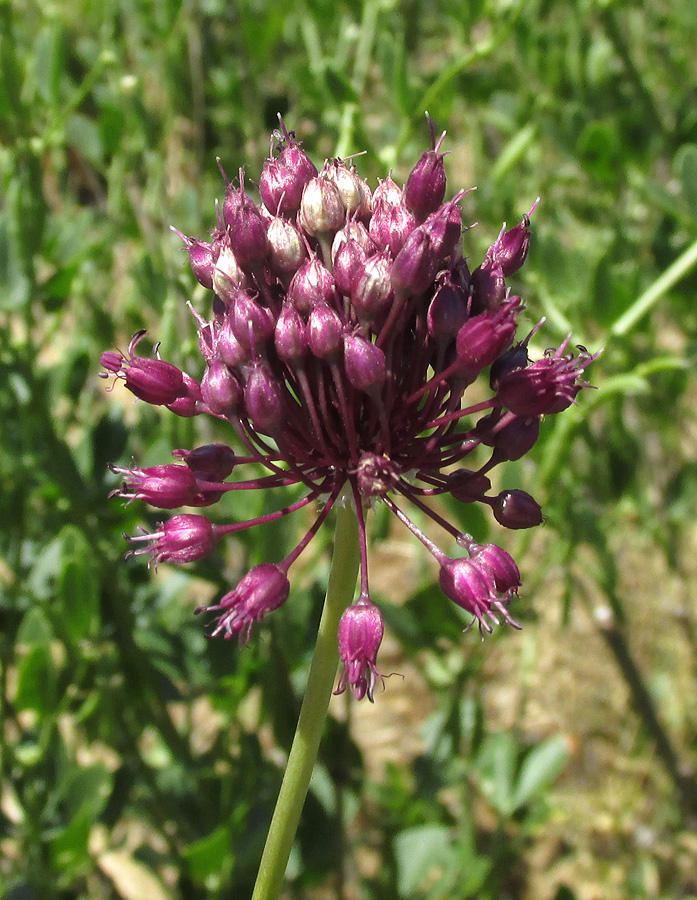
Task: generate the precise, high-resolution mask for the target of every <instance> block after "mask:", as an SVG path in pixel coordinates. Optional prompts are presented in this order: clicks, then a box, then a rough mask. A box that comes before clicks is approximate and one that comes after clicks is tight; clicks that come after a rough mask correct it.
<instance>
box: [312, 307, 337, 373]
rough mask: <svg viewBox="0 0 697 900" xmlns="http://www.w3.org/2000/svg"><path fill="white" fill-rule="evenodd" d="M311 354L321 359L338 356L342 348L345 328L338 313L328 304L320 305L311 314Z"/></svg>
mask: <svg viewBox="0 0 697 900" xmlns="http://www.w3.org/2000/svg"><path fill="white" fill-rule="evenodd" d="M307 324H308V343H309V345H310V352H311V353H312V354H313V356H317V357H318V358H319V359H329V358H330V357H332V356H336V355H337V353H338V352H339V348H340V347H341V340H342V337H343V333H344V326H343V324H342V322H341V319H340V318H339V315H338V313H337V312H336V311H335V310H333V309H332V308H331V307H330V306H327V305H326V304H320V305H317V306H315V308H314V309H313V310H312V312H311V313H310V318H309V320H308V323H307Z"/></svg>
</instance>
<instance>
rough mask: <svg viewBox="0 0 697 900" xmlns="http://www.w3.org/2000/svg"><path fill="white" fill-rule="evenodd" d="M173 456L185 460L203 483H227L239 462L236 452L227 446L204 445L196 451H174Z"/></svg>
mask: <svg viewBox="0 0 697 900" xmlns="http://www.w3.org/2000/svg"><path fill="white" fill-rule="evenodd" d="M172 456H175V457H177V458H178V459H183V460H184V462H185V463H186V464H187V466H188V467H189V468H190V469H191V471H192V472H193V473H194V475H195V476H196V478H198V479H200V480H201V481H225V479H226V478H227V477H228V476H229V475H231V474H232V470H233V469H234V467H235V463H236V461H237V456H236V454H235V451H234V450H233V449H232V447H228V445H227V444H204V445H203V446H202V447H196V448H195V449H194V450H172Z"/></svg>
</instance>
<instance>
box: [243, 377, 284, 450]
mask: <svg viewBox="0 0 697 900" xmlns="http://www.w3.org/2000/svg"><path fill="white" fill-rule="evenodd" d="M244 405H245V408H246V410H247V415H248V416H249V419H250V421H251V422H252V424H253V425H254V428H255V429H256V430H257V431H260V432H262V433H263V434H271V435H273V434H274V433H275V432H277V431H278V429H279V428H280V427H281V425H282V424H283V394H282V393H281V387H280V385H279V383H278V380H277V379H276V378H275V377H274V376H273V375H272V373H271V371H270V370H269V368H268V366H266V365H265V364H264V363H257V364H255V365H253V366H252V368H251V369H250V370H249V376H248V378H247V384H246V385H245V388H244Z"/></svg>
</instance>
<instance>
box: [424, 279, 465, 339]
mask: <svg viewBox="0 0 697 900" xmlns="http://www.w3.org/2000/svg"><path fill="white" fill-rule="evenodd" d="M466 320H467V295H466V294H465V292H464V291H463V290H462V288H460V287H457V286H456V285H454V284H453V283H452V280H451V278H450V277H449V276H447V277H446V279H445V280H444V281H443V282H442V284H441V285H440V287H439V288H438V290H437V291H436V293H435V294H434V295H433V300H431V303H430V304H429V307H428V313H427V314H426V324H427V326H428V333H429V334H430V335H431V337H432V338H436V339H437V340H444V341H449V340H452V339H453V338H455V337H457V334H458V332H459V331H460V329H461V328H462V326H463V325H464V324H465V322H466Z"/></svg>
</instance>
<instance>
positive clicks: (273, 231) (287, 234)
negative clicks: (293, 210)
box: [266, 216, 307, 284]
mask: <svg viewBox="0 0 697 900" xmlns="http://www.w3.org/2000/svg"><path fill="white" fill-rule="evenodd" d="M266 235H267V237H268V240H269V248H270V262H271V268H272V269H273V270H274V272H275V273H276V274H277V275H278V276H279V277H281V278H283V279H284V283H285V284H287V283H288V281H287V280H286V279H290V277H291V276H292V275H294V274H295V273H296V272H297V271H298V269H299V268H300V266H301V265H302V264H303V262H304V261H305V259H306V258H307V249H306V248H305V244H304V243H303V240H302V238H301V236H300V232H299V231H298V229H297V228H296V227H295V225H293V223H292V222H289V221H288V220H287V219H282V218H280V216H276V217H274V219H273V220H272V221H271V224H270V225H269V229H268V231H267V233H266Z"/></svg>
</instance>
